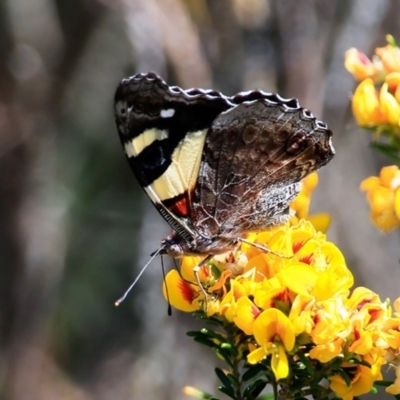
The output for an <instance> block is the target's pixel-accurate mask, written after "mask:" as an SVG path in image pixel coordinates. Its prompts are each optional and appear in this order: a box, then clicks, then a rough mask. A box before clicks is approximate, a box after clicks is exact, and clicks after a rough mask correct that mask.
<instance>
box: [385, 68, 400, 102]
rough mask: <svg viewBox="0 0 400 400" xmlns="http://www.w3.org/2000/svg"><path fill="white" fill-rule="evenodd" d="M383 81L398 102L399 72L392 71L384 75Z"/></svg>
mask: <svg viewBox="0 0 400 400" xmlns="http://www.w3.org/2000/svg"><path fill="white" fill-rule="evenodd" d="M385 82H386V83H387V84H388V87H389V90H390V92H391V93H393V96H394V98H395V99H396V101H397V102H399V103H400V72H392V73H390V74H388V75H386V77H385Z"/></svg>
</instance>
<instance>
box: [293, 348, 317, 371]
mask: <svg viewBox="0 0 400 400" xmlns="http://www.w3.org/2000/svg"><path fill="white" fill-rule="evenodd" d="M296 355H297V357H299V360H300V361H301V363H302V364H303V365H304V367H305V369H306V371H307V372H308V373H309V374H310V375H311V376H312V375H314V373H315V369H314V367H313V365H312V364H311V361H310V359H309V358H308V357H306V356H305V355H304V354H303V353H302V352H301V351H299V352H297V353H296Z"/></svg>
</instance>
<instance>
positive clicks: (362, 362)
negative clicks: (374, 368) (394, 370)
mask: <svg viewBox="0 0 400 400" xmlns="http://www.w3.org/2000/svg"><path fill="white" fill-rule="evenodd" d="M349 363H352V364H357V365H364V366H365V367H368V368H371V364H370V363H369V362H367V361H365V360H360V359H358V358H350V359H349Z"/></svg>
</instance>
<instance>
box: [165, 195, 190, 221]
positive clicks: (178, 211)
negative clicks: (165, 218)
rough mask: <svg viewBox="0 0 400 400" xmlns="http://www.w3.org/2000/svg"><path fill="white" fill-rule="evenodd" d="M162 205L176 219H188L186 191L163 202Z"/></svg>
mask: <svg viewBox="0 0 400 400" xmlns="http://www.w3.org/2000/svg"><path fill="white" fill-rule="evenodd" d="M163 204H164V205H165V207H167V208H168V209H169V210H170V211H171V212H172V213H174V214H175V215H176V216H177V217H180V218H190V210H191V205H190V195H189V192H187V191H186V192H185V193H182V194H180V195H178V196H175V197H172V198H171V199H167V200H164V201H163Z"/></svg>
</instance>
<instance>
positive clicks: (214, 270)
mask: <svg viewBox="0 0 400 400" xmlns="http://www.w3.org/2000/svg"><path fill="white" fill-rule="evenodd" d="M208 265H209V266H210V267H211V271H212V273H213V275H215V277H216V278H217V279H218V278H219V277H220V276H221V271H220V269H219V268H218V267H217V265H216V264H214V263H212V262H211V263H209V264H208Z"/></svg>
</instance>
